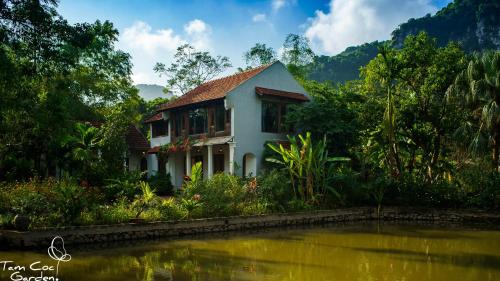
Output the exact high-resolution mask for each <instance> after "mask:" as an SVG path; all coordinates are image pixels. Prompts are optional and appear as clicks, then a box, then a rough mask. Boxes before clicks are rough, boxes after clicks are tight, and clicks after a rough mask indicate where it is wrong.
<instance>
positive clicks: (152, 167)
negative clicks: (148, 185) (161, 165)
mask: <svg viewBox="0 0 500 281" xmlns="http://www.w3.org/2000/svg"><path fill="white" fill-rule="evenodd" d="M147 159H148V176H154V175H156V173H158V157H157V156H156V154H148V156H147Z"/></svg>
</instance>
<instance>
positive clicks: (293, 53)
mask: <svg viewBox="0 0 500 281" xmlns="http://www.w3.org/2000/svg"><path fill="white" fill-rule="evenodd" d="M281 59H282V60H283V62H284V63H286V64H291V65H295V66H304V65H306V64H308V63H310V62H312V61H313V59H314V52H313V51H312V49H311V47H310V45H309V39H307V38H306V37H304V36H300V35H297V34H288V35H287V37H286V39H285V42H284V43H283V55H282V58H281Z"/></svg>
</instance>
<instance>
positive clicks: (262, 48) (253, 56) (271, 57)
mask: <svg viewBox="0 0 500 281" xmlns="http://www.w3.org/2000/svg"><path fill="white" fill-rule="evenodd" d="M243 57H244V58H245V62H246V64H247V68H252V67H256V66H260V65H263V64H268V63H272V62H274V61H275V60H277V58H276V52H275V51H274V49H273V48H271V47H267V46H266V44H261V43H256V44H255V46H253V47H252V48H250V50H248V51H247V52H245V54H244V55H243Z"/></svg>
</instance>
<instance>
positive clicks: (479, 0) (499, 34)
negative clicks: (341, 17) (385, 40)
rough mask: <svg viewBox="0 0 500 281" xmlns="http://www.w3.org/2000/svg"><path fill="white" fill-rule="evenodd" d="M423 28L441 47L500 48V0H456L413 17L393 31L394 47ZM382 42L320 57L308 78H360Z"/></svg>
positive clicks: (322, 79) (333, 79)
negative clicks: (451, 45)
mask: <svg viewBox="0 0 500 281" xmlns="http://www.w3.org/2000/svg"><path fill="white" fill-rule="evenodd" d="M420 31H425V32H427V33H428V34H429V35H430V36H431V37H435V38H436V40H437V43H438V44H439V45H440V46H444V45H446V44H447V43H448V42H450V41H457V42H459V43H460V44H461V45H462V47H463V48H464V50H466V51H468V52H473V51H482V50H485V49H500V1H499V0H455V1H454V2H452V3H450V4H448V6H446V7H445V8H443V9H441V10H440V11H438V12H437V13H436V14H435V15H433V16H431V15H429V14H428V15H426V16H425V17H422V18H418V19H410V20H408V21H407V22H406V23H403V24H401V25H400V26H399V27H398V28H397V29H396V30H394V31H393V32H392V41H393V44H394V46H395V47H401V46H402V44H403V41H404V38H406V36H408V35H410V34H417V33H418V32H420ZM381 43H382V42H372V43H367V44H363V45H360V46H356V47H349V48H347V49H346V50H345V51H343V52H342V53H340V54H338V55H335V56H319V57H317V58H316V60H315V61H314V63H312V64H311V65H309V66H308V70H309V78H310V79H313V80H317V81H321V82H323V81H331V82H333V83H337V82H345V81H348V80H353V79H356V78H358V77H359V68H360V67H361V66H364V65H366V64H367V63H368V62H369V61H370V60H371V59H373V58H374V57H375V55H376V54H377V47H378V46H379V45H380V44H381Z"/></svg>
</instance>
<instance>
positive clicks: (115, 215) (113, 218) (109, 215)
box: [95, 198, 136, 224]
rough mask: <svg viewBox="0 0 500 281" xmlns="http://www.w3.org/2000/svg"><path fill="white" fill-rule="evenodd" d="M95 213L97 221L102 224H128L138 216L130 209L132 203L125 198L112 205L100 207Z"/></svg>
mask: <svg viewBox="0 0 500 281" xmlns="http://www.w3.org/2000/svg"><path fill="white" fill-rule="evenodd" d="M95 213H96V214H95V220H96V221H97V222H100V223H102V224H115V223H123V222H128V221H130V219H133V218H135V215H136V213H135V212H134V210H132V209H131V208H130V202H129V201H128V200H127V199H125V198H122V199H119V200H117V201H116V202H115V203H113V204H112V205H103V206H98V207H97V208H96V210H95Z"/></svg>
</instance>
